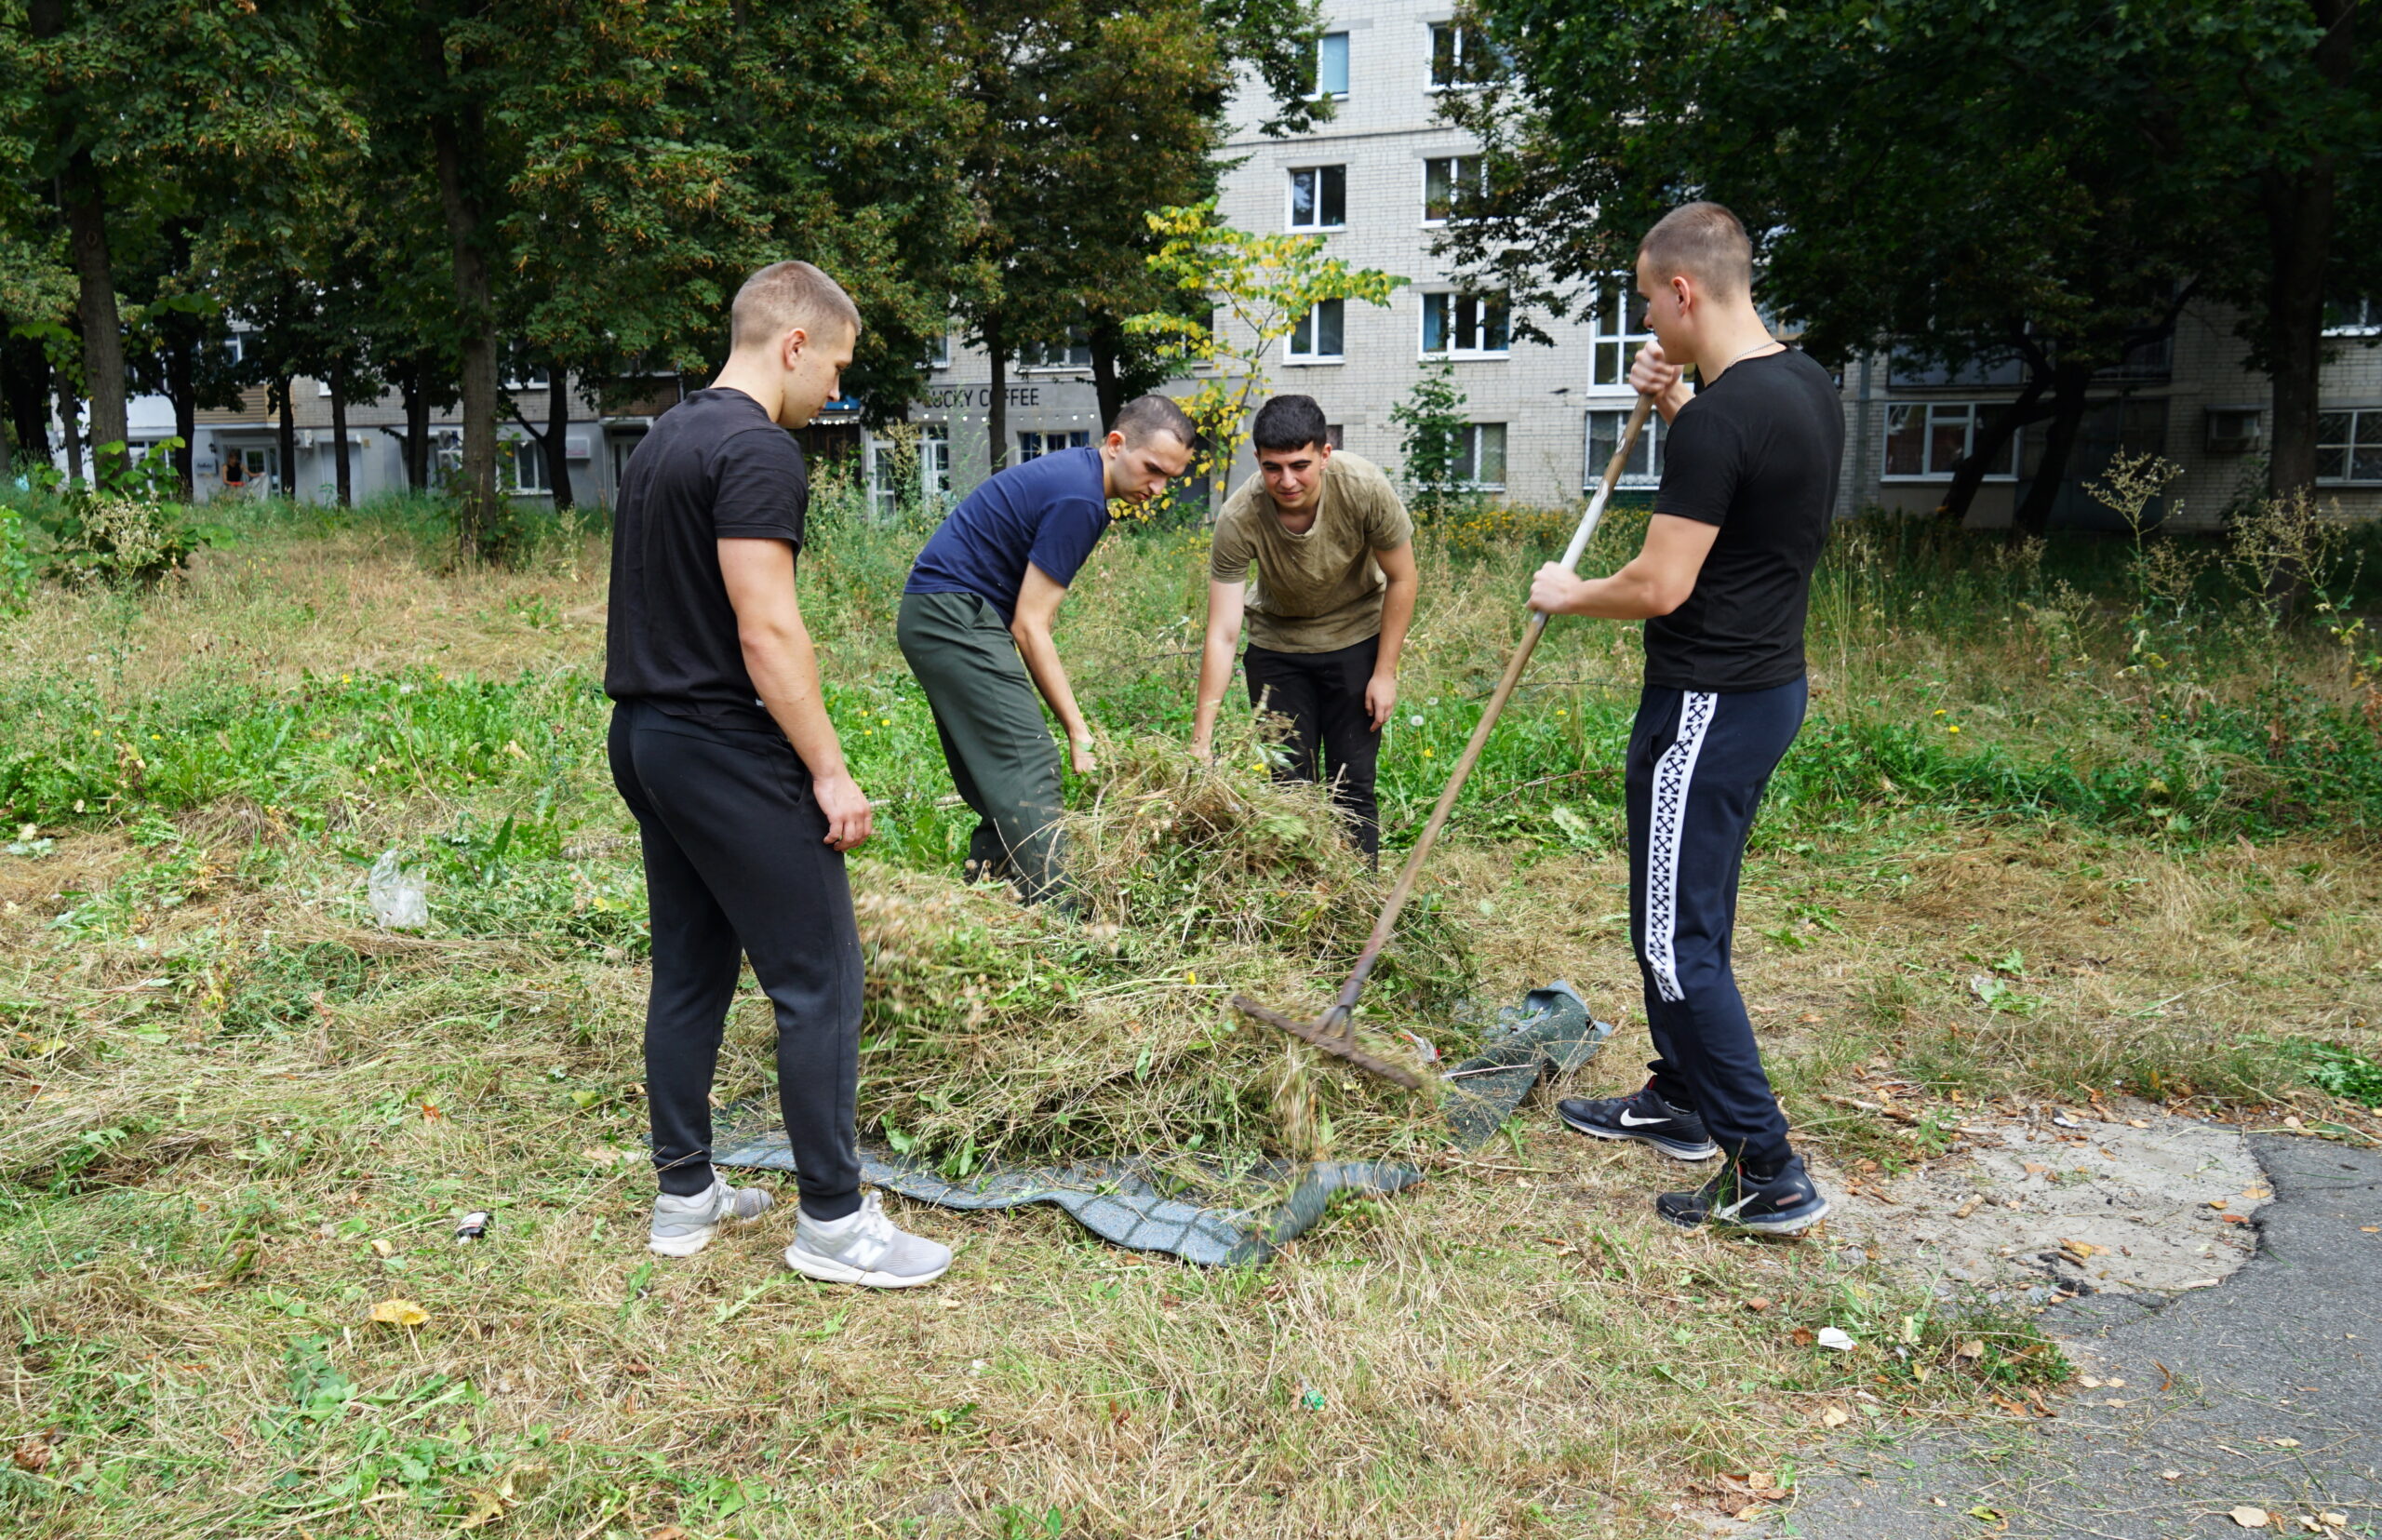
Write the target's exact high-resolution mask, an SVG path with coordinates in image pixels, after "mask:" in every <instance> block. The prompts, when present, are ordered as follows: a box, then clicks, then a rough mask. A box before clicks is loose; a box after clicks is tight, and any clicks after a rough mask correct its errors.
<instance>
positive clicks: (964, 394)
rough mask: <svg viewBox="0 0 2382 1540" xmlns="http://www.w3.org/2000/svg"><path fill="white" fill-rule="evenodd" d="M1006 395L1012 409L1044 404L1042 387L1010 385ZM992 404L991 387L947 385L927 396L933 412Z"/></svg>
mask: <svg viewBox="0 0 2382 1540" xmlns="http://www.w3.org/2000/svg"><path fill="white" fill-rule="evenodd" d="M1006 394H1007V395H1008V397H1009V404H1010V406H1012V407H1038V406H1040V405H1041V404H1042V387H1041V386H1039V385H1010V386H1009V387H1007V390H1006ZM992 404H993V388H992V387H991V386H990V385H945V386H943V388H942V389H941V390H938V391H935V392H933V393H931V394H930V395H928V396H927V406H928V408H930V409H931V410H946V409H949V408H954V407H960V408H966V407H976V408H984V407H989V406H991V405H992Z"/></svg>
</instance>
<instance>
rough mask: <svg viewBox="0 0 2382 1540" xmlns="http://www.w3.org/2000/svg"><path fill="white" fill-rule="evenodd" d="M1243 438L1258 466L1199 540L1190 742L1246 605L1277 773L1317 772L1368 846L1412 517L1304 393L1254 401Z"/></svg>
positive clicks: (1375, 830) (1376, 822)
mask: <svg viewBox="0 0 2382 1540" xmlns="http://www.w3.org/2000/svg"><path fill="white" fill-rule="evenodd" d="M1251 440H1252V441H1253V443H1254V444H1255V447H1256V450H1257V474H1256V475H1253V476H1251V477H1250V478H1249V479H1248V480H1247V481H1245V482H1243V483H1242V484H1241V485H1240V487H1239V489H1238V490H1236V491H1235V492H1234V493H1233V495H1232V497H1231V498H1230V500H1228V501H1227V502H1225V503H1224V514H1223V516H1221V517H1220V518H1218V519H1217V520H1216V532H1215V540H1214V542H1213V543H1212V544H1211V547H1210V551H1209V556H1208V639H1207V646H1206V648H1205V649H1203V651H1202V652H1201V654H1200V659H1199V692H1198V698H1197V702H1196V708H1197V709H1196V711H1195V714H1194V716H1193V727H1192V730H1191V750H1192V752H1193V753H1194V754H1198V755H1205V754H1207V753H1208V752H1209V749H1210V744H1211V741H1212V739H1213V737H1214V734H1215V729H1216V712H1217V711H1218V709H1219V708H1220V707H1222V706H1223V704H1224V689H1225V686H1226V684H1227V682H1228V681H1229V680H1230V679H1231V678H1232V650H1233V648H1234V646H1235V644H1237V643H1238V641H1239V639H1240V623H1241V616H1242V613H1243V612H1244V611H1246V612H1247V614H1248V617H1249V652H1248V655H1247V657H1246V658H1245V659H1244V660H1243V667H1244V669H1245V671H1246V672H1247V674H1248V676H1249V699H1250V703H1251V704H1252V705H1254V706H1257V707H1258V708H1259V709H1261V710H1264V711H1268V712H1272V713H1276V714H1278V715H1279V716H1283V717H1286V718H1288V720H1289V723H1290V738H1289V741H1288V743H1286V744H1285V745H1284V746H1285V747H1287V748H1288V749H1289V751H1290V754H1289V758H1288V762H1287V763H1283V764H1279V765H1278V767H1277V769H1276V770H1275V775H1276V777H1277V778H1278V779H1281V780H1294V781H1314V780H1318V779H1320V778H1321V777H1322V776H1327V775H1328V776H1329V777H1330V778H1331V783H1332V800H1333V801H1334V802H1335V803H1337V804H1338V805H1339V807H1340V810H1341V811H1342V813H1343V814H1344V815H1345V817H1346V818H1347V820H1348V830H1349V834H1350V836H1351V837H1353V838H1354V839H1355V840H1356V842H1357V845H1358V848H1359V849H1361V850H1363V851H1364V852H1365V854H1367V855H1368V856H1378V855H1379V854H1380V851H1381V809H1380V806H1379V804H1378V803H1377V802H1376V801H1375V800H1374V797H1373V767H1374V762H1375V759H1376V757H1378V755H1379V753H1380V749H1381V730H1382V729H1383V727H1385V725H1387V723H1388V721H1389V714H1390V712H1391V710H1392V709H1393V708H1395V707H1396V706H1397V704H1398V653H1399V651H1400V650H1401V649H1403V648H1404V647H1405V645H1406V627H1407V624H1408V623H1409V622H1411V621H1412V620H1413V618H1414V588H1415V581H1416V580H1415V575H1414V521H1413V519H1412V517H1410V516H1408V514H1407V512H1406V505H1405V504H1404V503H1403V502H1399V501H1398V493H1397V492H1396V491H1395V490H1394V489H1392V488H1391V487H1390V485H1389V478H1388V477H1387V476H1385V475H1382V473H1381V471H1380V470H1379V468H1377V467H1375V466H1374V465H1372V464H1371V463H1369V462H1366V461H1363V460H1359V459H1358V457H1357V456H1355V455H1352V454H1346V453H1341V452H1337V451H1334V450H1333V449H1332V443H1331V434H1330V430H1329V429H1328V428H1326V426H1325V425H1324V422H1323V410H1322V408H1319V407H1318V406H1317V405H1316V404H1315V400H1314V398H1313V397H1312V396H1305V395H1278V396H1276V397H1274V398H1273V399H1272V400H1270V401H1268V402H1266V403H1265V406H1264V408H1261V409H1260V410H1259V411H1258V413H1257V422H1256V425H1255V427H1254V429H1253V430H1252V431H1251ZM1252 562H1253V563H1254V564H1255V565H1256V568H1257V577H1256V580H1255V587H1254V589H1253V590H1252V589H1251V586H1250V575H1249V569H1250V566H1251V563H1252Z"/></svg>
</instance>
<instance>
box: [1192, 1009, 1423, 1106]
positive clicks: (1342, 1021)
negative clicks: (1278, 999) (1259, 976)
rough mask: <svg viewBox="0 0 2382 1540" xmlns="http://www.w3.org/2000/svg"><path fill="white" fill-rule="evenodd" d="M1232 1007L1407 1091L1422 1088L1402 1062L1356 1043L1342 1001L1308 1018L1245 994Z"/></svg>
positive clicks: (1419, 1079) (1349, 1014) (1351, 1017)
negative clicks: (1257, 1000)
mask: <svg viewBox="0 0 2382 1540" xmlns="http://www.w3.org/2000/svg"><path fill="white" fill-rule="evenodd" d="M1232 1008H1233V1009H1234V1010H1235V1011H1239V1012H1240V1013H1241V1014H1242V1015H1244V1016H1247V1017H1248V1018H1250V1019H1251V1021H1259V1022H1264V1023H1265V1024H1267V1025H1269V1026H1278V1027H1280V1028H1281V1029H1282V1030H1283V1031H1285V1032H1287V1033H1289V1034H1290V1035H1291V1037H1293V1038H1298V1039H1300V1040H1301V1041H1302V1042H1306V1043H1311V1044H1313V1045H1314V1046H1315V1047H1317V1048H1319V1049H1321V1050H1323V1051H1324V1052H1326V1053H1330V1054H1332V1055H1333V1056H1335V1057H1337V1058H1342V1059H1345V1060H1347V1061H1348V1062H1349V1063H1350V1064H1352V1065H1356V1066H1357V1067H1358V1069H1361V1070H1363V1071H1364V1072H1365V1073H1366V1074H1368V1075H1378V1076H1380V1077H1381V1078H1383V1079H1385V1080H1390V1081H1394V1082H1396V1083H1397V1084H1398V1085H1401V1086H1404V1087H1405V1088H1406V1089H1407V1090H1409V1091H1420V1090H1422V1089H1423V1078H1422V1077H1421V1076H1419V1075H1417V1074H1415V1073H1414V1072H1413V1071H1412V1070H1411V1069H1409V1068H1407V1067H1406V1066H1405V1065H1398V1064H1392V1063H1391V1062H1390V1061H1388V1060H1387V1059H1385V1058H1382V1057H1381V1056H1380V1055H1378V1054H1375V1053H1369V1052H1367V1051H1365V1050H1363V1049H1361V1048H1358V1046H1357V1023H1356V1013H1355V1012H1354V1011H1351V1010H1350V1009H1349V1008H1348V1007H1347V1006H1345V1005H1335V1006H1333V1007H1332V1009H1331V1010H1329V1011H1325V1012H1324V1013H1323V1014H1322V1015H1320V1016H1318V1017H1317V1018H1316V1019H1315V1020H1313V1021H1311V1022H1303V1021H1300V1020H1299V1019H1298V1018H1297V1017H1295V1016H1285V1015H1284V1014H1282V1013H1281V1012H1280V1011H1276V1010H1273V1009H1272V1008H1271V1007H1268V1006H1263V1005H1260V1004H1258V1003H1257V1002H1256V1001H1255V1000H1252V999H1251V998H1249V997H1248V996H1246V995H1235V996H1234V997H1233V998H1232Z"/></svg>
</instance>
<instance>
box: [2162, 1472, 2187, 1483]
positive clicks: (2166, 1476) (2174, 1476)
mask: <svg viewBox="0 0 2382 1540" xmlns="http://www.w3.org/2000/svg"><path fill="white" fill-rule="evenodd" d="M2159 1479H2160V1480H2162V1481H2180V1480H2183V1479H2184V1473H2183V1472H2182V1471H2180V1470H2162V1471H2161V1472H2160V1473H2159Z"/></svg>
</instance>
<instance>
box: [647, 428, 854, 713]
mask: <svg viewBox="0 0 2382 1540" xmlns="http://www.w3.org/2000/svg"><path fill="white" fill-rule="evenodd" d="M809 506H810V473H809V472H808V471H807V470H805V469H804V467H803V463H802V447H801V446H800V445H798V444H796V442H795V441H794V435H791V434H789V433H787V432H786V431H785V430H784V429H783V428H781V427H779V426H778V425H777V424H776V423H775V422H771V421H769V414H768V413H766V412H764V411H763V410H761V404H760V403H759V402H757V401H756V400H754V399H753V398H752V397H751V396H749V395H745V394H744V393H743V391H739V390H701V391H697V392H695V393H694V394H693V395H689V396H688V397H687V398H686V399H685V400H684V401H681V402H679V403H678V404H677V405H676V406H675V407H673V408H670V409H669V410H668V411H666V412H664V413H662V416H661V418H660V419H659V420H658V421H656V422H654V424H653V429H652V431H651V432H649V433H648V434H647V435H645V441H644V442H643V443H641V444H639V445H638V446H637V447H636V453H634V454H632V455H630V456H629V463H628V469H627V471H626V472H624V473H623V474H622V477H621V495H620V506H619V509H618V511H617V512H616V513H615V514H614V515H613V519H612V592H611V598H610V601H609V615H608V627H607V635H606V637H605V664H604V692H605V693H606V694H608V695H609V696H611V697H612V699H614V700H616V701H647V702H649V703H652V704H654V705H656V706H659V707H660V708H661V709H662V710H663V711H666V712H670V713H671V714H673V715H674V716H692V717H700V718H703V719H704V720H706V721H710V722H713V723H716V724H717V725H718V726H721V727H732V728H748V729H761V730H767V731H769V732H775V731H777V727H776V724H775V723H774V722H773V721H772V720H771V719H770V716H769V713H768V711H766V710H764V709H763V708H762V706H761V704H760V703H759V701H758V700H757V699H756V697H755V695H754V693H753V676H751V675H750V674H748V673H746V672H745V669H744V649H743V645H742V644H741V643H740V642H739V641H738V639H737V634H736V611H735V609H733V608H732V607H731V606H730V605H729V602H728V585H727V583H726V582H725V581H723V580H722V579H721V577H720V575H719V544H718V542H720V541H722V540H735V539H755V540H782V541H785V542H788V543H789V544H791V545H793V546H794V548H795V549H796V551H799V550H800V549H801V548H802V518H803V514H804V512H805V511H806V510H807V509H808V508H809Z"/></svg>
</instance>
